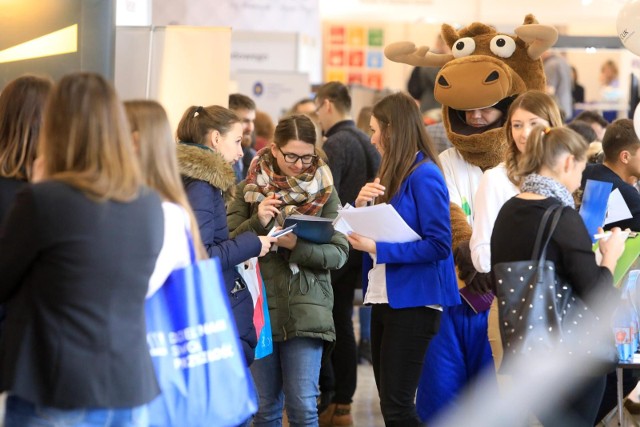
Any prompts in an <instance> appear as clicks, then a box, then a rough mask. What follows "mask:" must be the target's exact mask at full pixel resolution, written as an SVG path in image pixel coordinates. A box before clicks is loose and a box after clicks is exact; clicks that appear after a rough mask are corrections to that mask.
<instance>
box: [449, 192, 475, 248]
mask: <svg viewBox="0 0 640 427" xmlns="http://www.w3.org/2000/svg"><path fill="white" fill-rule="evenodd" d="M449 211H450V213H451V235H452V244H451V248H452V249H453V250H454V251H455V250H456V248H457V247H458V245H460V243H461V242H464V241H468V240H469V239H471V226H470V225H469V223H468V222H467V216H466V215H465V214H464V211H463V210H462V208H461V207H460V206H458V205H457V204H455V203H450V204H449Z"/></svg>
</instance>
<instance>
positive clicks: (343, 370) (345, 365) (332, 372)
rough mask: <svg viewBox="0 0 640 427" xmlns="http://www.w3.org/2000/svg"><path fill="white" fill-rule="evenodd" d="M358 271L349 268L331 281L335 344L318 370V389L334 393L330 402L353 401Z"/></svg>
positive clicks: (356, 372)
mask: <svg viewBox="0 0 640 427" xmlns="http://www.w3.org/2000/svg"><path fill="white" fill-rule="evenodd" d="M360 278H361V273H360V270H359V269H357V270H356V269H350V270H347V271H344V272H342V274H341V275H340V276H339V277H338V278H337V279H336V280H334V281H332V287H333V322H334V324H335V328H336V343H335V346H334V347H333V352H332V353H331V358H330V359H329V360H330V362H329V360H328V361H327V362H325V363H323V365H322V368H321V370H320V390H321V392H323V393H326V392H330V391H332V392H333V393H334V395H333V399H332V402H333V403H340V404H345V405H348V404H350V403H351V402H352V400H353V395H354V393H355V392H356V383H357V380H358V354H357V348H356V337H355V333H354V332H353V319H352V318H353V298H354V293H355V289H356V285H357V284H358V283H359V281H360Z"/></svg>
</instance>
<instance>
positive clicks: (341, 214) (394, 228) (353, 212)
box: [333, 203, 421, 243]
mask: <svg viewBox="0 0 640 427" xmlns="http://www.w3.org/2000/svg"><path fill="white" fill-rule="evenodd" d="M333 226H334V228H335V229H336V230H337V231H339V232H341V233H344V234H349V233H351V232H353V233H357V234H360V235H361V236H364V237H368V238H370V239H373V240H375V241H376V242H388V243H403V242H415V241H417V240H420V239H421V238H420V235H418V233H416V232H415V231H413V229H412V228H411V227H409V226H408V225H407V223H406V222H404V220H403V219H402V217H401V216H400V214H399V213H398V211H396V210H395V208H394V207H393V206H391V205H388V204H386V203H382V204H379V205H374V206H366V207H362V208H354V207H352V206H350V205H347V206H345V207H344V208H343V209H341V210H339V211H338V216H337V217H336V219H335V220H334V221H333Z"/></svg>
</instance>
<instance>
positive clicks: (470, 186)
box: [439, 148, 482, 227]
mask: <svg viewBox="0 0 640 427" xmlns="http://www.w3.org/2000/svg"><path fill="white" fill-rule="evenodd" d="M439 157H440V163H441V164H442V172H443V174H444V179H445V181H446V183H447V189H448V190H449V198H450V200H451V202H453V203H455V204H457V205H458V206H460V207H461V208H462V210H463V211H465V213H467V221H468V222H469V225H471V226H472V227H473V226H474V224H473V223H474V215H473V212H474V209H475V194H476V189H477V188H478V184H479V182H480V178H481V177H482V169H480V168H479V167H478V166H474V165H472V164H471V163H468V162H467V161H466V160H465V159H464V158H463V157H462V155H461V154H460V152H459V151H458V150H457V149H456V148H449V149H448V150H445V151H443V152H442V153H440V156H439Z"/></svg>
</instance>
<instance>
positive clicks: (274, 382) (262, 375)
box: [251, 338, 323, 427]
mask: <svg viewBox="0 0 640 427" xmlns="http://www.w3.org/2000/svg"><path fill="white" fill-rule="evenodd" d="M322 346H323V343H322V340H320V339H316V338H293V339H291V340H288V341H284V342H274V343H273V353H272V354H270V355H269V356H267V357H265V358H263V359H258V360H256V361H254V362H253V364H252V365H251V375H252V376H253V381H254V382H255V384H256V389H257V390H258V396H259V397H260V405H259V408H258V413H257V414H256V415H255V417H254V418H253V425H254V426H256V427H258V426H264V427H280V426H282V408H283V403H285V405H286V408H287V416H288V417H289V425H290V426H291V427H297V426H317V425H318V411H317V409H316V399H317V397H318V394H319V392H318V376H319V375H320V362H321V360H322ZM285 396H286V397H285Z"/></svg>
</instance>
